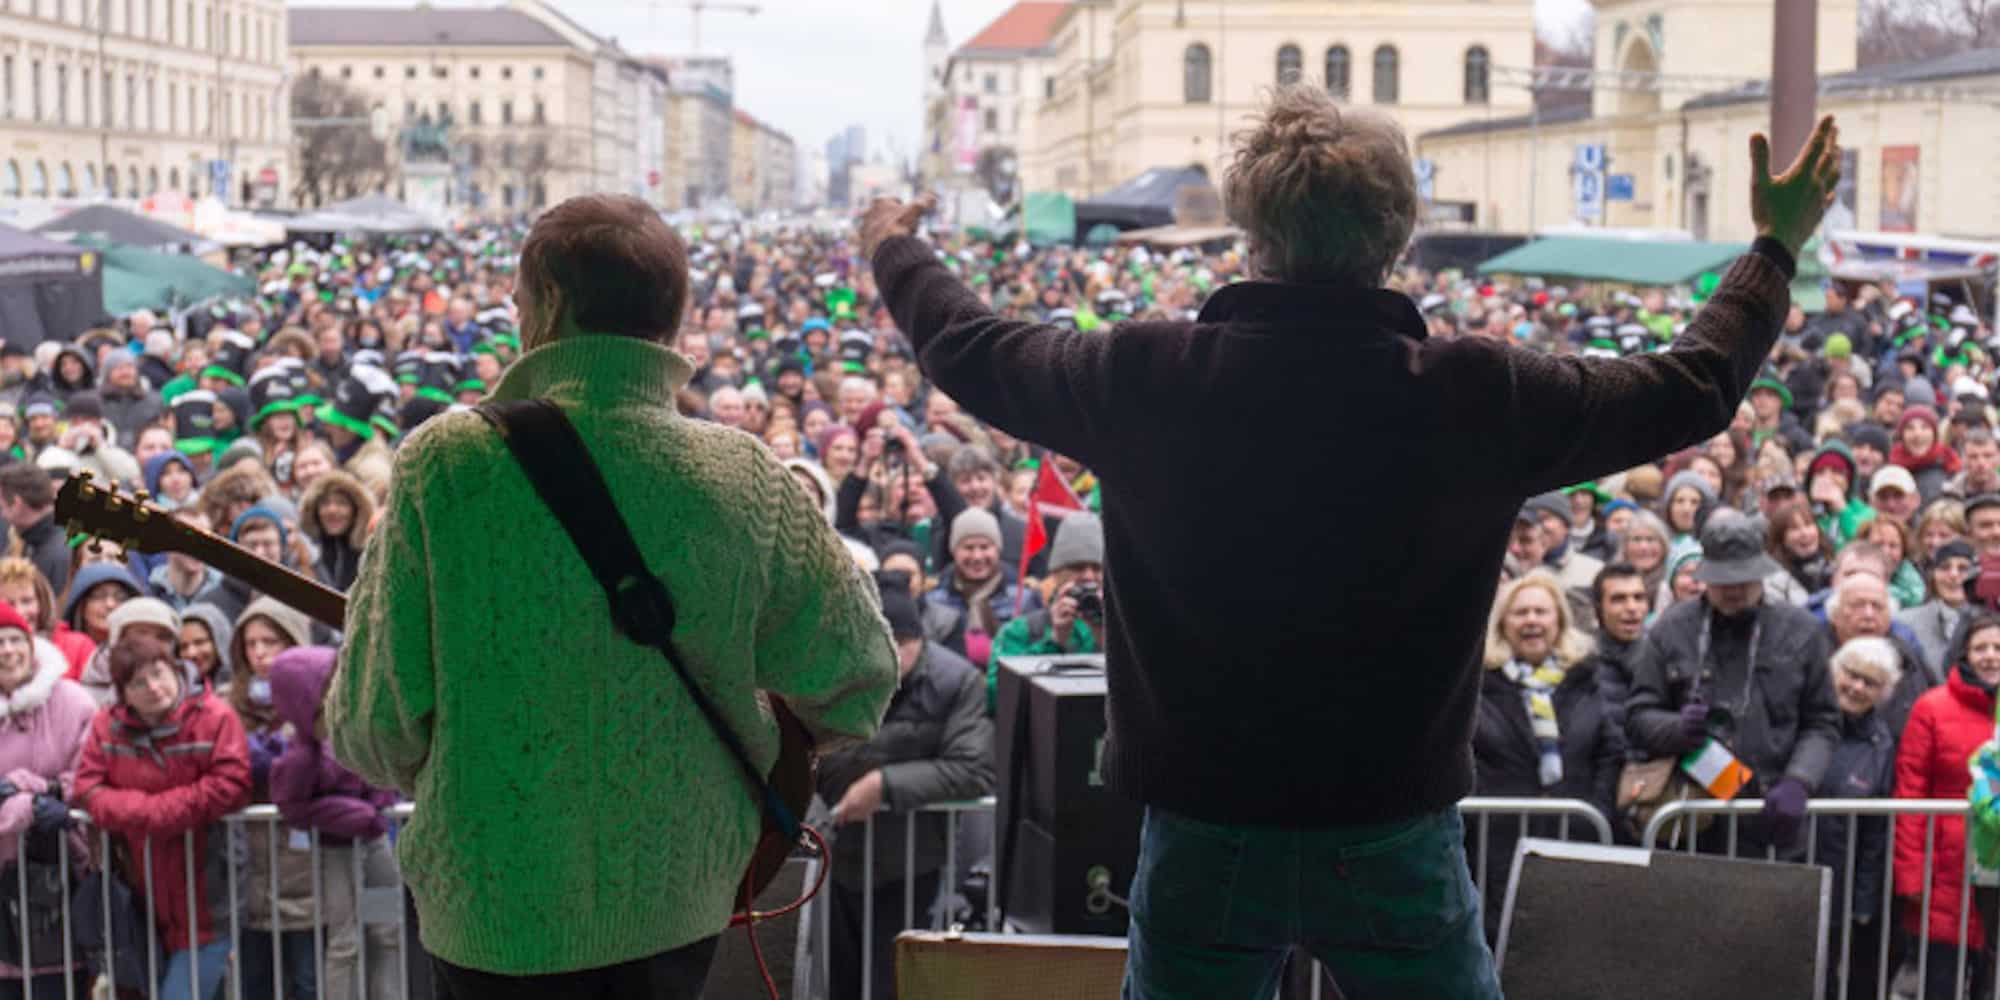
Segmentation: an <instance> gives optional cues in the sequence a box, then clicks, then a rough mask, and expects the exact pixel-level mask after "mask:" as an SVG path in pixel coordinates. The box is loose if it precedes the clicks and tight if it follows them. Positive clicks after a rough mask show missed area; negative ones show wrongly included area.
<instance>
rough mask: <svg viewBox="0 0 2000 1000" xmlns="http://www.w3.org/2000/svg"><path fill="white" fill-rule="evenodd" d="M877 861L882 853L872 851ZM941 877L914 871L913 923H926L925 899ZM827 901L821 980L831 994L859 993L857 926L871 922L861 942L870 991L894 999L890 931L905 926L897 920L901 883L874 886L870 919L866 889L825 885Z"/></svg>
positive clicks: (933, 894) (852, 996)
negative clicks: (829, 896)
mask: <svg viewBox="0 0 2000 1000" xmlns="http://www.w3.org/2000/svg"><path fill="white" fill-rule="evenodd" d="M875 863H876V864H877V865H880V864H881V863H882V859H881V858H880V857H877V858H876V859H875ZM942 878H943V875H942V874H941V873H939V872H931V873H930V874H928V875H919V876H917V879H916V885H915V886H914V887H913V894H914V896H915V898H916V904H917V905H916V913H915V914H914V919H915V921H916V923H917V925H918V926H922V927H929V926H930V910H931V902H932V900H935V899H936V898H937V891H938V882H939V881H940V880H941V879H942ZM829 891H831V892H832V893H833V900H832V902H833V905H832V906H830V907H828V910H830V911H831V915H830V916H829V918H828V919H827V930H826V933H827V949H828V950H829V951H830V952H832V954H830V955H828V956H827V976H828V979H827V982H828V985H829V987H830V992H831V993H832V994H833V1000H860V997H861V954H862V948H863V947H864V944H863V942H862V928H864V927H868V928H872V930H873V933H874V937H873V939H872V940H870V941H869V942H867V944H866V947H867V948H868V949H869V953H870V954H871V955H873V956H874V958H873V960H872V961H873V966H872V967H871V968H870V969H869V970H868V972H869V975H868V981H869V982H870V983H872V984H873V985H874V992H873V993H872V994H870V995H871V996H872V997H873V998H874V1000H895V997H896V935H897V934H899V933H901V932H902V931H904V930H905V929H907V925H906V924H905V923H904V922H903V883H902V882H900V881H898V882H891V883H889V884H887V885H884V886H882V887H881V888H879V889H877V890H875V913H874V914H873V916H874V918H875V919H874V921H873V923H872V924H871V923H870V922H868V920H867V917H868V916H869V914H868V913H867V912H866V909H865V907H866V905H867V900H868V892H867V891H866V890H863V889H850V888H843V887H841V886H838V885H835V886H830V887H829Z"/></svg>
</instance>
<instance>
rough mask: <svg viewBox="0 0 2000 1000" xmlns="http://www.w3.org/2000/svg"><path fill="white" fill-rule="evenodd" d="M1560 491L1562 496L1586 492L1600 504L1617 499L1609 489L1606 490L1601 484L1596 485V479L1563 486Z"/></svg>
mask: <svg viewBox="0 0 2000 1000" xmlns="http://www.w3.org/2000/svg"><path fill="white" fill-rule="evenodd" d="M1562 493H1563V495H1564V496H1571V495H1574V494H1577V493H1588V494H1590V495H1591V497H1592V498H1594V499H1595V500H1596V501H1597V502H1598V503H1601V504H1604V503H1610V502H1611V501H1613V500H1615V499H1617V497H1614V496H1612V495H1611V493H1610V491H1608V490H1606V489H1605V488H1604V487H1602V486H1599V485H1597V480H1595V479H1591V480H1586V481H1584V482H1581V483H1578V484H1576V485H1575V486H1565V487H1563V488H1562Z"/></svg>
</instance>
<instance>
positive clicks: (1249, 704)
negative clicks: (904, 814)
mask: <svg viewBox="0 0 2000 1000" xmlns="http://www.w3.org/2000/svg"><path fill="white" fill-rule="evenodd" d="M1752 154H1753V158H1754V162H1755V166H1756V169H1755V170H1754V171H1753V173H1752V176H1753V178H1754V180H1753V190H1752V200H1751V203H1752V209H1753V217H1754V218H1755V220H1756V222H1757V226H1758V232H1759V236H1758V239H1757V241H1756V242H1755V243H1754V244H1753V245H1752V247H1751V250H1750V252H1749V253H1747V254H1745V255H1744V256H1743V257H1742V258H1740V259H1739V260H1738V261H1737V262H1736V263H1735V265H1734V266H1733V267H1731V268H1730V270H1729V273H1728V274H1727V276H1726V277H1724V279H1723V280H1722V283H1721V285H1720V286H1719V287H1718V288H1717V289H1716V291H1715V294H1714V295H1713V296H1712V298H1711V299H1710V301H1709V304H1708V305H1707V306H1706V307H1705V308H1704V309H1703V310H1702V312H1701V314H1700V315H1699V316H1698V317H1696V319H1695V320H1694V322H1693V323H1691V324H1690V325H1689V327H1688V329H1687V331H1686V332H1685V333H1684V334H1683V335H1682V336H1681V337H1680V338H1678V339H1677V340H1676V341H1675V342H1674V344H1673V345H1672V346H1671V348H1670V349H1669V350H1667V351H1665V352H1663V353H1658V354H1646V355H1640V356H1635V357H1630V358H1624V359H1617V360H1591V361H1584V360H1579V359H1577V358H1573V357H1555V356H1552V355H1547V354H1541V353H1536V352H1532V351H1528V350H1523V349H1518V348H1513V347H1510V346H1507V345H1506V344H1504V343H1503V342H1501V341H1498V340H1495V339H1492V338H1483V337H1467V338H1457V339H1453V340H1434V339H1430V338H1428V337H1427V336H1426V331H1425V327H1424V322H1423V319H1422V317H1421V316H1420V315H1419V314H1418V313H1417V310H1416V308H1415V306H1414V305H1413V304H1412V303H1411V302H1410V300H1409V299H1408V298H1407V297H1405V296H1403V295H1402V294H1400V293H1397V292H1392V291H1388V290H1385V289H1382V288H1381V287H1379V286H1380V285H1381V283H1382V280H1383V278H1384V276H1385V275H1386V274H1387V273H1388V272H1389V270H1390V268H1391V267H1392V266H1393V265H1394V264H1395V262H1396V260H1397V258H1398V256H1399V255H1400V254H1401V252H1402V250H1403V248H1404V246H1405V245H1406V244H1407V242H1408V239H1409V235H1410V232H1411V228H1412V226H1413V224H1414V219H1415V218H1416V215H1417V213H1418V205H1419V201H1418V199H1417V196H1416V191H1415V187H1414V180H1413V179H1412V173H1411V168H1410V164H1409V159H1408V149H1407V144H1406V142H1405V140H1404V139H1403V137H1402V133H1401V132H1400V130H1399V129H1398V128H1397V127H1396V126H1395V125H1394V124H1393V123H1391V122H1389V121H1388V120H1387V119H1385V118H1381V117H1379V116H1376V115H1373V114H1370V113H1367V112H1362V111H1357V110H1353V109H1344V108H1339V107H1337V106H1335V105H1334V104H1333V103H1332V101H1331V100H1330V99H1328V98H1327V97H1326V95H1325V94H1324V92H1323V91H1320V90H1319V89H1318V88H1312V87H1290V88H1284V89H1282V90H1280V91H1279V92H1278V93H1277V94H1276V95H1275V96H1274V97H1273V98H1272V103H1271V106H1270V107H1268V108H1267V109H1265V111H1264V113H1263V115H1262V116H1261V120H1260V121H1259V122H1258V123H1257V126H1256V128H1255V129H1254V130H1253V131H1252V132H1250V133H1249V134H1248V135H1246V137H1245V138H1244V139H1243V141H1242V143H1241V145H1240V148H1239V150H1238V152H1237V156H1236V160H1235V163H1234V164H1233V166H1232V169H1231V171H1230V176H1229V179H1228V183H1227V188H1226V190H1225V201H1226V202H1227V204H1228V205H1229V207H1230V212H1231V215H1232V217H1233V218H1234V219H1235V220H1236V222H1237V223H1238V224H1239V225H1240V226H1242V227H1243V228H1244V229H1245V230H1246V232H1247V235H1248V241H1249V247H1250V257H1251V262H1252V265H1253V269H1254V272H1255V273H1256V274H1257V275H1258V276H1259V277H1260V278H1262V279H1263V280H1258V281H1250V282H1244V283H1241V284H1235V285H1231V286H1228V287H1226V288H1223V289H1221V290H1219V291H1217V292H1216V293H1215V294H1214V295H1212V296H1211V297H1210V298H1209V300H1208V302H1207V304H1206V306H1205V307H1204V308H1203V309H1202V311H1201V314H1200V316H1199V318H1198V319H1197V320H1196V321H1195V322H1193V323H1175V322H1130V323H1124V324H1121V325H1119V326H1117V327H1115V328H1113V329H1111V330H1110V331H1109V332H1108V333H1107V332H1097V333H1092V334H1082V333H1078V332H1076V331H1074V330H1069V329H1066V328H1058V327H1054V326H1038V325H1034V324H1029V323H1022V322H1012V321H1008V320H1005V319H1002V318H1000V317H998V316H996V315H995V314H994V313H993V312H992V311H991V310H990V309H988V308H987V307H986V306H985V304H984V303H983V302H982V301H981V300H980V298H979V296H978V295H977V294H975V293H974V292H973V291H971V290H970V289H968V288H967V287H966V286H965V285H963V284H961V283H960V281H959V280H958V279H957V278H956V277H954V276H953V275H952V273H951V271H950V270H948V269H947V268H945V267H944V266H943V265H942V264H940V263H939V262H938V260H937V252H936V251H935V250H934V249H933V248H932V247H931V246H930V244H928V243H927V242H925V241H924V240H921V239H918V238H914V236H913V234H914V233H915V231H916V228H917V225H918V223H919V222H920V220H921V218H922V216H923V214H924V212H925V211H926V210H927V209H928V207H929V206H928V204H927V203H923V202H920V203H917V204H913V205H902V204H899V203H896V202H893V201H888V200H883V201H878V202H877V203H876V204H875V205H873V206H871V207H870V209H869V210H868V212H867V214H866V215H865V216H864V218H863V219H862V221H861V243H862V249H863V251H864V253H866V254H867V256H868V257H869V259H870V260H871V262H872V263H873V265H874V271H875V277H876V281H877V283H878V285H879V287H880V289H881V293H882V296H883V299H884V301H885V302H886V304H887V305H888V307H889V309H890V312H891V313H892V314H893V316H894V317H895V320H896V323H897V325H898V326H900V327H901V328H902V330H903V331H904V332H905V333H906V334H908V335H909V337H910V339H911V342H912V343H913V344H914V345H915V347H916V351H917V356H918V360H919V362H920V364H921V365H922V367H923V370H924V374H925V375H927V376H928V377H929V378H930V379H931V380H932V381H933V382H935V383H936V385H937V386H938V388H939V389H940V390H942V391H944V392H947V393H949V394H950V395H951V397H952V398H953V399H955V400H957V401H958V402H959V404H960V405H961V406H962V407H963V408H964V409H965V410H966V411H967V412H969V413H971V414H973V415H975V416H977V417H979V418H981V419H983V420H985V421H987V422H988V423H991V424H993V425H994V426H996V427H998V428H1000V429H1001V430H1003V431H1005V432H1006V433H1008V434H1009V435H1012V436H1015V437H1018V438H1021V439H1023V440H1027V441H1032V442H1035V443H1036V444H1039V445H1042V446H1045V447H1049V448H1053V449H1055V450H1056V451H1058V452H1060V453H1062V454H1065V455H1069V456H1072V457H1074V458H1076V459H1077V460H1079V461H1081V462H1083V463H1084V464H1086V465H1087V466H1088V467H1089V468H1090V469H1091V470H1092V471H1093V472H1094V473H1096V475H1097V478H1098V481H1099V483H1100V488H1101V496H1102V499H1103V511H1104V514H1103V520H1104V539H1105V560H1104V562H1105V568H1106V585H1105V587H1106V589H1105V602H1104V603H1105V609H1106V627H1107V631H1108V632H1109V637H1110V642H1109V645H1108V647H1107V650H1106V652H1107V657H1108V662H1109V668H1108V683H1109V689H1110V699H1109V705H1108V708H1107V712H1106V714H1107V717H1108V720H1109V727H1110V730H1109V738H1108V740H1107V743H1106V745H1105V749H1104V756H1103V767H1104V770H1105V773H1106V775H1107V780H1108V784H1109V785H1110V787H1111V788H1113V789H1114V790H1115V791H1117V792H1119V793H1121V794H1123V795H1126V796H1128V797H1131V798H1133V799H1136V800H1138V801H1140V802H1142V803H1144V804H1145V806H1146V820H1145V830H1144V834H1143V836H1142V842H1141V847H1140V856H1139V863H1138V870H1137V874H1136V876H1135V877H1134V879H1133V884H1132V886H1131V889H1130V899H1131V904H1132V905H1131V916H1132V922H1131V931H1130V949H1131V950H1130V958H1129V961H1128V966H1127V974H1126V975H1127V979H1126V992H1125V996H1126V997H1128V998H1153V997H1189V996H1201V997H1214V998H1239V997H1240V998H1248V997H1252V996H1268V995H1269V994H1270V992H1271V989H1272V985H1273V983H1275V977H1276V975H1277V973H1278V970H1279V968H1280V967H1281V965H1282V963H1283V961H1284V959H1285V956H1286V954H1287V953H1288V951H1289V949H1290V947H1291V946H1292V945H1293V944H1294V943H1299V944H1309V946H1310V947H1311V949H1312V950H1313V952H1314V953H1315V955H1316V956H1317V957H1319V958H1320V959H1321V960H1323V961H1324V962H1325V963H1326V964H1327V966H1328V967H1329V968H1330V969H1331V970H1332V972H1333V975H1334V977H1335V979H1336V980H1337V981H1339V982H1340V984H1341V988H1342V990H1343V991H1345V992H1346V993H1347V994H1348V995H1352V996H1396V997H1403V998H1418V997H1459V998H1462V997H1497V996H1499V986H1498V982H1497V980H1496V978H1495V976H1494V972H1493V967H1492V958H1491V955H1490V953H1489V952H1488V951H1487V948H1486V945H1485V942H1484V941H1483V939H1482V937H1481V935H1480V932H1479V923H1478V905H1477V896H1476V895H1475V893H1474V891H1473V888H1472V884H1471V880H1470V878H1469V876H1468V874H1467V871H1466V866H1465V860H1464V848H1463V839H1464V837H1463V832H1462V831H1463V823H1462V821H1461V820H1460V818H1459V815H1458V811H1457V808H1456V805H1455V804H1456V803H1457V801H1458V800H1459V799H1460V798H1463V797H1464V796H1465V795H1467V794H1468V793H1469V792H1470V791H1471V789H1472V754H1471V749H1470V743H1471V736H1472V723H1473V713H1474V709H1475V706H1476V704H1477V701H1478V697H1479V679H1480V669H1479V663H1480V648H1481V631H1482V629H1483V627H1484V625H1485V622H1486V614H1487V609H1488V607H1489V605H1490V604H1491V602H1492V599H1493V593H1494V586H1495V583H1496V581H1498V580H1499V578H1500V567H1501V561H1502V559H1503V557H1504V556H1505V554H1506V553H1505V549H1506V543H1507V532H1508V529H1509V526H1510V525H1511V524H1512V523H1513V521H1514V518H1515V515H1516V514H1517V512H1518V511H1519V510H1520V508H1521V505H1522V502H1523V501H1524V500H1526V499H1527V498H1528V497H1530V496H1533V495H1535V494H1537V493H1541V492H1543V491H1546V490H1550V489H1555V488H1558V487H1561V486H1565V485H1568V484H1571V483H1577V482H1582V481H1585V480H1589V479H1593V478H1596V477H1597V476H1599V475H1602V474H1605V473H1609V472H1612V471H1614V470H1618V469H1623V468H1627V467H1630V466H1634V465H1638V464H1640V463H1642V462H1646V461H1651V460H1653V459H1654V458H1657V457H1658V456H1660V455H1664V454H1667V453H1669V452H1672V451H1675V450H1677V449H1679V448H1682V447H1685V446H1687V445H1690V444H1693V443H1695V442H1698V441H1702V440H1705V439H1706V438H1708V437H1711V436H1713V435H1715V434H1716V433H1718V432H1720V431H1721V430H1722V429H1723V428H1724V427H1725V426H1727V425H1728V423H1729V421H1730V419H1731V418H1732V417H1733V416H1734V415H1735V413H1736V408H1737V405H1738V403H1739V402H1740V401H1741V400H1742V398H1743V395H1744V393H1745V392H1746V391H1747V390H1748V388H1749V385H1750V382H1751V380H1752V379H1753V378H1755V377H1756V374H1757V369H1758V366H1759V364H1760V363H1761V362H1762V361H1763V359H1764V357H1765V356H1766V355H1767V354H1768V353H1769V351H1770V349H1771V345H1772V344H1773V342H1774V341H1775V340H1776V339H1777V336H1778V329H1779V326H1780V325H1781V324H1782V323H1783V321H1784V318H1785V312H1786V308H1787V305H1788V300H1787V294H1788V287H1787V286H1788V283H1789V281H1790V279H1791V276H1792V273H1793V267H1794V260H1795V259H1796V255H1797V253H1798V251H1799V248H1800V246H1801V245H1802V244H1803V243H1804V242H1805V240H1806V238H1807V237H1808V236H1809V235H1810V234H1811V233H1812V232H1813V230H1814V228H1815V227H1816V226H1817V224H1818V222H1819V219H1820V217H1821V215H1822V213H1823V212H1824V211H1825V208H1826V205H1827V203H1828V202H1829V200H1830V199H1831V197H1832V192H1833V185H1834V183H1835V181H1836V180H1837V178H1838V174H1839V157H1838V147H1837V144H1836V143H1835V141H1834V136H1833V127H1832V122H1831V120H1830V119H1829V120H1827V121H1825V122H1823V123H1821V125H1820V127H1819V129H1818V130H1817V131H1816V132H1815V133H1814V135H1813V138H1812V140H1811V142H1810V144H1809V145H1808V147H1807V148H1806V149H1805V151H1804V153H1803V154H1802V156H1801V158H1800V161H1799V162H1798V163H1797V164H1795V165H1794V166H1793V167H1792V169H1791V170H1789V171H1787V172H1786V173H1785V174H1784V175H1783V176H1782V177H1779V178H1775V179H1774V178H1772V176H1771V175H1770V171H1769V149H1768V144H1767V143H1766V142H1765V141H1764V139H1763V138H1762V137H1761V136H1760V137H1757V138H1756V139H1755V140H1753V143H1752ZM1252 413H1254V414H1256V416H1257V425H1258V426H1263V427H1274V428H1282V429H1285V430H1287V431H1289V432H1290V433H1279V434H1256V433H1250V432H1247V431H1246V430H1245V429H1244V428H1245V427H1246V426H1247V424H1246V422H1245V420H1244V419H1243V418H1244V417H1245V416H1246V415H1248V414H1252ZM1326 427H1339V428H1341V433H1340V434H1339V435H1338V441H1337V443H1336V442H1335V441H1334V440H1333V439H1332V438H1330V437H1328V436H1326V435H1325V434H1324V432H1323V431H1322V430H1321V429H1322V428H1326ZM1190 454H1192V455H1200V456H1203V459H1204V461H1205V462H1206V463H1207V464H1206V466H1205V467H1203V468H1201V469H1200V470H1190V469H1189V467H1188V464H1187V460H1186V456H1188V455H1190ZM1359 477H1365V478H1359ZM1252 479H1254V480H1255V481H1257V482H1259V483H1260V484H1261V488H1259V489H1257V490H1242V489H1238V488H1236V487H1235V484H1238V483H1241V482H1245V481H1248V480H1252ZM1364 483H1365V488H1363V484H1364ZM1384 512H1390V513H1388V514H1386V515H1385V513H1384ZM1364 523H1365V524H1368V525H1370V530H1369V531H1368V532H1366V533H1363V534H1360V535H1357V534H1356V533H1354V532H1349V531H1304V532H1301V531H1299V530H1298V528H1299V526H1300V525H1313V526H1319V525H1351V524H1364ZM1272 532H1283V533H1284V543H1283V544H1281V545H1272V544H1269V538H1270V534H1269V533H1272ZM1245 580H1261V581H1268V582H1270V583H1271V584H1274V585H1275V586H1260V587H1245V586H1243V581H1245Z"/></svg>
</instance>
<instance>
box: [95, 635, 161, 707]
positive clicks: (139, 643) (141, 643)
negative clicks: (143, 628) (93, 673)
mask: <svg viewBox="0 0 2000 1000" xmlns="http://www.w3.org/2000/svg"><path fill="white" fill-rule="evenodd" d="M105 660H106V664H105V665H106V666H108V667H110V668H111V686H112V688H113V690H115V691H116V692H117V693H118V698H119V700H120V701H123V700H124V697H125V685H127V684H130V683H132V677H133V676H134V675H136V674H137V673H138V672H139V671H140V670H142V669H144V668H146V667H148V666H150V665H152V664H154V663H158V662H160V661H161V660H165V661H166V662H167V663H169V664H171V663H173V662H174V649H173V647H172V646H170V645H168V644H166V643H164V642H161V641H160V640H158V639H155V638H153V637H152V636H150V635H146V634H145V633H143V632H134V631H131V630H127V631H125V632H124V633H122V634H120V635H119V636H118V644H117V645H115V646H112V647H111V652H110V653H109V655H107V656H106V657H105Z"/></svg>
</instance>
